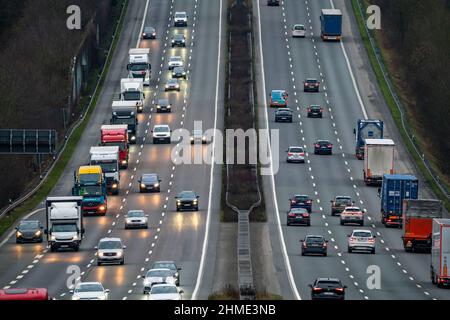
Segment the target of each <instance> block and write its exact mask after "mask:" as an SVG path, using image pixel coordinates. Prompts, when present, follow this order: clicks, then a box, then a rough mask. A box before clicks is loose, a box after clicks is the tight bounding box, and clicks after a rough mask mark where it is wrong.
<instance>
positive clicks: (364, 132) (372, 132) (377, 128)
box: [353, 119, 384, 160]
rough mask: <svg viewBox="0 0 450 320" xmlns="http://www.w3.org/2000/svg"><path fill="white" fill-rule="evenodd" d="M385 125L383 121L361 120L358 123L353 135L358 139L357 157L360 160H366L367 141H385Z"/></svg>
mask: <svg viewBox="0 0 450 320" xmlns="http://www.w3.org/2000/svg"><path fill="white" fill-rule="evenodd" d="M383 130H384V125H383V121H381V120H361V119H359V120H358V122H357V123H356V129H355V130H353V133H354V134H355V137H356V146H355V155H356V158H358V159H359V160H363V159H364V145H365V144H366V142H365V141H366V139H383V138H384V137H383Z"/></svg>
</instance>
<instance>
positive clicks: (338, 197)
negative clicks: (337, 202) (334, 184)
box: [336, 196, 352, 199]
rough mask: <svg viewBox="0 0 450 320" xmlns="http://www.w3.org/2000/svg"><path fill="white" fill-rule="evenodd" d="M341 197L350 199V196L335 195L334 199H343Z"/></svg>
mask: <svg viewBox="0 0 450 320" xmlns="http://www.w3.org/2000/svg"><path fill="white" fill-rule="evenodd" d="M343 198H345V199H351V198H352V197H350V196H336V199H343Z"/></svg>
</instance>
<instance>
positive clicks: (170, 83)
mask: <svg viewBox="0 0 450 320" xmlns="http://www.w3.org/2000/svg"><path fill="white" fill-rule="evenodd" d="M172 90H176V91H180V83H179V82H178V79H169V80H167V83H166V85H165V87H164V91H172Z"/></svg>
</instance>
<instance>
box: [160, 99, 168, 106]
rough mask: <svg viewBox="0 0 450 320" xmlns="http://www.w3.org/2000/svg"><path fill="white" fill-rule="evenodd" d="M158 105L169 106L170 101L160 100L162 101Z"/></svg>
mask: <svg viewBox="0 0 450 320" xmlns="http://www.w3.org/2000/svg"><path fill="white" fill-rule="evenodd" d="M158 104H159V105H160V106H167V105H169V100H167V99H160V100H159V101H158Z"/></svg>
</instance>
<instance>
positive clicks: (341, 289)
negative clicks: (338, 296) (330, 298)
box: [334, 288, 344, 292]
mask: <svg viewBox="0 0 450 320" xmlns="http://www.w3.org/2000/svg"><path fill="white" fill-rule="evenodd" d="M334 291H336V292H344V288H336V289H334Z"/></svg>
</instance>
